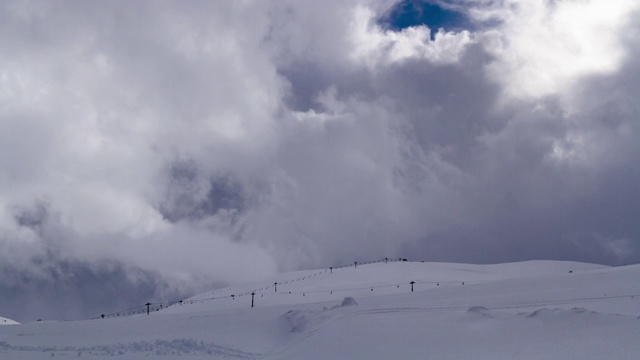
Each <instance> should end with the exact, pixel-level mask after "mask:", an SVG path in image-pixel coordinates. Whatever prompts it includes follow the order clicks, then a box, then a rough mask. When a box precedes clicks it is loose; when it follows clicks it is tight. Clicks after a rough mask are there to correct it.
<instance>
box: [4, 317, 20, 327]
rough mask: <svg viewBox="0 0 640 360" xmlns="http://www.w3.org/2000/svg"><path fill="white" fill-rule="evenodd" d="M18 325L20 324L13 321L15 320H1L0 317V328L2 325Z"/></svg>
mask: <svg viewBox="0 0 640 360" xmlns="http://www.w3.org/2000/svg"><path fill="white" fill-rule="evenodd" d="M18 324H20V323H19V322H17V321H15V320H11V319H7V318H3V317H1V316H0V326H2V325H18Z"/></svg>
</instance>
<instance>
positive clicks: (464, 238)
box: [0, 0, 640, 321]
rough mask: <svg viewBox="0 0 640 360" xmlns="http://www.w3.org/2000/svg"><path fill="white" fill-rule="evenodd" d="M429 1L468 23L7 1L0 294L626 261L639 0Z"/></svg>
mask: <svg viewBox="0 0 640 360" xmlns="http://www.w3.org/2000/svg"><path fill="white" fill-rule="evenodd" d="M429 3H430V5H429V6H436V5H437V6H441V7H443V8H446V7H448V8H450V9H455V11H456V12H457V13H460V14H464V15H465V16H466V19H465V25H468V24H472V25H473V26H469V27H468V29H467V30H464V29H459V28H455V30H450V29H449V30H448V29H446V28H442V29H430V28H428V27H427V26H425V25H415V26H410V27H405V28H398V27H394V26H391V24H388V23H385V19H386V15H388V14H389V12H390V11H397V9H400V7H399V6H402V4H401V3H398V2H397V1H386V0H366V1H365V0H363V1H354V2H348V3H344V2H343V1H333V0H330V1H323V2H317V1H299V0H296V1H293V0H291V1H259V2H256V1H233V2H206V1H186V2H156V1H138V2H135V3H130V2H126V3H125V2H118V1H116V2H108V3H105V2H86V1H59V2H36V1H11V2H5V3H3V4H2V5H1V6H2V10H0V48H1V51H0V54H1V55H0V311H4V312H3V313H2V315H3V316H9V317H11V318H16V319H18V320H22V321H24V320H32V319H34V318H38V317H46V316H49V317H58V318H60V317H65V318H78V317H87V316H94V315H96V314H97V313H98V312H99V311H102V309H104V308H105V307H108V306H111V307H115V306H120V305H121V304H125V303H127V304H131V303H133V305H137V304H138V303H139V302H141V301H146V300H147V299H150V298H153V299H169V298H173V297H180V296H184V295H186V294H190V293H192V292H194V291H199V290H202V289H205V288H208V287H211V286H214V285H219V284H223V283H225V282H236V281H244V280H249V279H256V278H259V277H261V276H265V275H269V274H272V273H275V272H277V271H284V270H292V269H298V268H311V267H326V266H330V265H337V264H341V263H349V262H352V261H354V260H366V259H373V258H380V257H385V256H386V257H397V256H402V257H410V258H413V259H420V260H428V261H464V262H473V263H487V262H504V261H519V260H527V259H565V260H578V261H590V262H597V263H604V264H623V263H630V262H638V261H640V251H639V250H640V226H639V225H638V222H637V214H638V213H640V205H639V202H638V201H637V200H638V198H639V194H640V185H639V184H640V170H639V169H638V167H637V164H638V163H640V141H638V139H639V136H638V134H639V130H640V129H639V120H640V110H639V109H640V107H639V101H640V70H638V69H640V67H638V64H637V60H635V59H638V55H639V53H640V51H639V50H640V46H639V45H638V44H640V41H639V40H640V25H639V23H638V22H637V21H635V19H637V18H638V16H639V15H640V13H639V11H640V5H638V4H637V2H635V1H626V0H621V1H617V2H615V4H612V3H611V2H608V1H605V0H590V1H574V0H565V1H542V0H528V1H508V0H507V1H490V0H459V1H450V2H438V1H434V2H429ZM434 4H435V5H434ZM394 9H395V10H394ZM61 289H64V291H63V290H61ZM102 290H104V297H102V298H105V299H112V300H114V301H104V302H100V301H97V300H96V293H98V292H100V291H102ZM47 297H53V298H55V299H56V300H55V301H44V300H43V299H45V298H47ZM25 299H28V300H29V301H28V302H26V301H25ZM78 299H83V300H78ZM115 299H117V301H115ZM85 300H86V301H85ZM96 301H97V302H96ZM25 303H28V304H29V306H25V305H24V304H25ZM87 303H91V304H93V305H86V304H87ZM78 304H84V305H78ZM127 306H128V305H127ZM109 310H110V309H106V310H104V311H107V312H108V311H109ZM114 310H117V309H115V308H114Z"/></svg>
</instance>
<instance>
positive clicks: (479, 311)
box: [467, 306, 493, 317]
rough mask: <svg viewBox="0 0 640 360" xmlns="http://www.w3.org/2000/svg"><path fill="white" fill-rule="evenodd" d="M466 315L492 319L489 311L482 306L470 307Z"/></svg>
mask: <svg viewBox="0 0 640 360" xmlns="http://www.w3.org/2000/svg"><path fill="white" fill-rule="evenodd" d="M467 314H470V315H473V316H477V317H493V316H492V315H491V314H490V312H489V309H487V308H486V307H484V306H472V307H470V308H469V309H468V310H467Z"/></svg>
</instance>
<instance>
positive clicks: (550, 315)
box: [0, 261, 640, 360]
mask: <svg viewBox="0 0 640 360" xmlns="http://www.w3.org/2000/svg"><path fill="white" fill-rule="evenodd" d="M411 281H414V282H415V283H414V285H413V286H414V291H413V292H411V285H410V282H411ZM275 282H277V283H278V285H277V287H278V289H277V292H276V291H275V288H274V283H275ZM463 283H464V285H463ZM252 291H255V297H254V304H255V307H254V308H251V295H250V293H251V292H252ZM231 295H234V296H233V297H232V296H231ZM1 320H2V318H0V322H1ZM8 321H9V320H8ZM52 357H54V358H74V359H76V358H89V359H101V358H118V359H143V358H162V359H178V358H179V359H216V358H224V359H640V265H630V266H623V267H605V266H601V265H593V264H584V263H576V262H557V261H528V262H521V263H510V264H498V265H467V264H448V263H421V262H399V261H396V262H389V263H388V264H386V263H385V262H384V261H382V262H377V263H370V264H358V266H357V268H355V267H354V266H353V265H351V266H350V267H345V268H340V269H333V273H331V272H330V271H329V269H321V270H311V271H299V272H292V273H286V274H280V275H278V276H275V277H272V278H268V279H265V280H263V281H258V282H254V283H249V284H242V285H238V286H233V287H229V288H224V289H216V290H214V291H212V292H208V293H205V294H201V295H198V296H195V297H193V298H191V299H188V300H185V301H183V303H182V304H176V305H173V306H170V307H168V308H167V307H165V308H163V309H162V310H160V311H153V312H151V314H150V315H146V314H142V315H140V314H138V315H133V316H116V317H111V318H105V319H93V320H84V321H41V322H33V323H27V324H19V325H13V326H0V359H2V360H4V359H8V360H13V359H27V360H30V359H45V358H46V359H50V358H52Z"/></svg>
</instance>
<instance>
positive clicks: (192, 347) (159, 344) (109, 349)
mask: <svg viewBox="0 0 640 360" xmlns="http://www.w3.org/2000/svg"><path fill="white" fill-rule="evenodd" d="M6 352H39V353H48V354H51V355H50V356H51V357H54V356H56V355H63V356H69V355H75V356H77V357H81V356H122V355H131V354H140V355H142V356H147V357H156V356H171V355H173V356H182V355H204V356H216V357H225V358H234V359H258V358H260V357H262V354H252V353H249V352H246V351H242V350H239V349H232V348H228V347H224V346H219V345H215V344H209V343H205V342H203V341H198V340H194V339H174V340H156V341H154V342H147V341H137V342H130V343H118V344H112V345H96V346H79V347H75V346H65V347H56V346H26V345H11V344H8V343H7V342H6V341H0V354H1V353H6Z"/></svg>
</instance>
